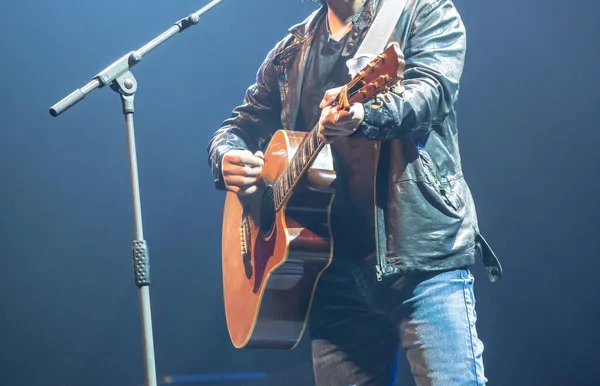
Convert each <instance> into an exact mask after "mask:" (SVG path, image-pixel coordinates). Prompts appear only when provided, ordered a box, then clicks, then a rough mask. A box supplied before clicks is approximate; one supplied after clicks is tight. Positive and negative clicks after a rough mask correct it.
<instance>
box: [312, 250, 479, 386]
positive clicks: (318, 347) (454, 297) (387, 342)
mask: <svg viewBox="0 0 600 386" xmlns="http://www.w3.org/2000/svg"><path fill="white" fill-rule="evenodd" d="M374 265H375V261H374V259H371V260H368V261H360V262H353V263H347V262H344V263H337V264H336V263H334V264H332V265H331V266H330V267H329V268H328V269H327V270H326V271H325V273H324V274H323V276H322V277H321V280H320V282H319V285H318V288H317V291H316V293H315V298H314V300H313V306H312V311H311V316H310V320H309V331H310V336H311V339H312V356H313V367H314V373H315V379H316V384H317V386H351V385H352V386H359V385H369V386H380V385H381V386H388V385H390V386H391V385H395V384H396V371H397V364H398V354H399V352H400V347H401V348H402V349H403V351H404V352H405V354H406V356H407V359H408V362H409V364H410V368H411V371H412V374H413V376H414V379H415V382H416V384H417V385H418V386H455V385H461V386H463V385H464V386H467V385H469V386H471V385H485V384H486V382H487V379H486V378H485V376H484V372H483V359H482V353H483V343H482V342H481V341H480V340H479V338H478V337H477V331H476V328H475V321H476V318H477V315H476V313H475V298H474V295H473V281H474V279H473V276H472V275H471V273H470V272H469V270H467V269H458V270H453V271H445V272H437V273H420V274H416V275H406V276H396V277H389V278H386V279H384V280H383V281H381V282H378V281H377V279H376V277H375V273H374Z"/></svg>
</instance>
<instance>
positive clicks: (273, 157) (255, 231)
mask: <svg viewBox="0 0 600 386" xmlns="http://www.w3.org/2000/svg"><path fill="white" fill-rule="evenodd" d="M306 134H307V133H302V132H291V131H283V130H280V131H278V132H276V133H275V135H274V136H273V138H272V139H271V142H270V144H269V146H268V148H267V150H266V151H265V163H264V166H263V173H262V175H261V179H262V181H261V182H262V185H263V188H261V190H259V191H258V192H257V193H255V194H253V195H251V196H248V197H238V196H237V195H236V194H235V193H232V192H227V196H226V200H225V208H224V213H223V216H224V219H223V239H222V254H223V256H222V258H223V290H224V299H225V314H226V319H227V327H228V330H229V335H230V338H231V341H232V343H233V345H234V346H235V347H237V348H242V347H247V348H280V349H292V348H294V347H295V346H296V345H297V343H298V342H299V341H300V338H301V337H302V334H303V332H304V329H305V327H306V322H307V318H308V314H309V311H310V306H311V303H312V299H313V295H314V291H315V289H316V286H317V282H318V280H319V277H320V276H321V274H322V273H323V271H324V270H325V269H326V268H327V266H328V265H329V264H330V262H331V258H332V254H333V242H332V236H331V228H330V224H329V214H330V211H331V204H332V202H333V196H334V190H333V189H332V187H331V184H332V182H333V180H334V179H335V173H334V172H333V161H332V158H331V152H330V148H329V146H325V147H324V148H323V150H321V151H320V153H319V155H318V156H317V157H316V159H315V160H314V162H313V163H312V165H311V168H310V169H309V170H308V171H307V173H306V174H305V175H304V176H303V177H302V179H301V180H300V182H299V183H298V184H297V185H296V187H295V189H294V191H293V194H292V195H291V196H290V197H289V199H288V200H287V201H286V203H285V204H284V205H283V206H282V208H281V209H280V210H279V211H275V210H274V207H273V206H272V205H271V204H269V199H268V198H269V197H270V196H269V192H268V190H269V187H270V186H271V185H272V184H273V182H274V181H275V180H276V179H277V178H278V177H280V176H281V175H282V173H283V172H284V171H285V169H286V168H287V167H288V165H289V163H290V161H291V159H292V157H293V155H294V154H295V153H296V150H297V149H298V146H299V145H300V143H301V142H302V140H303V139H304V138H305V136H306ZM264 197H266V200H265V199H264Z"/></svg>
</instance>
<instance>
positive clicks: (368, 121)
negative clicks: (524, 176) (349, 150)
mask: <svg viewBox="0 0 600 386" xmlns="http://www.w3.org/2000/svg"><path fill="white" fill-rule="evenodd" d="M364 108H365V118H364V119H363V121H362V122H361V124H360V125H359V126H358V129H357V133H356V136H358V137H362V138H366V139H372V140H381V141H384V140H388V139H392V138H394V137H395V135H396V129H395V128H396V127H397V126H398V122H397V121H398V119H397V118H398V114H397V111H396V109H395V108H394V106H393V102H392V103H390V102H387V101H384V102H383V103H382V104H381V107H379V108H373V102H372V101H370V102H368V103H365V104H364Z"/></svg>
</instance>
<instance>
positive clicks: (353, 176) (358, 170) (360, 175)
mask: <svg viewBox="0 0 600 386" xmlns="http://www.w3.org/2000/svg"><path fill="white" fill-rule="evenodd" d="M345 42H346V38H343V39H342V40H340V41H335V40H333V39H332V38H331V36H330V33H329V28H328V25H327V21H323V22H322V23H321V25H320V26H319V29H318V31H317V33H316V35H315V40H314V41H313V44H312V47H311V50H310V52H309V56H308V61H307V65H306V70H305V74H304V82H303V84H302V94H301V99H300V113H299V114H298V125H297V127H298V129H299V130H306V131H310V130H312V128H313V127H314V126H315V125H316V124H317V123H318V122H319V118H320V115H321V109H320V108H319V104H320V102H321V100H322V99H323V96H324V95H325V91H327V90H329V89H331V88H335V87H339V86H342V85H344V84H346V83H348V82H349V81H350V79H351V78H350V75H349V74H348V68H347V67H346V58H344V57H343V56H342V55H341V53H342V51H343V49H344V46H345ZM331 149H332V153H333V160H334V168H335V171H336V175H337V179H336V182H335V188H336V194H335V199H334V202H333V210H332V213H331V222H332V231H333V236H334V243H335V244H334V251H335V255H336V258H344V259H353V258H363V257H366V256H368V255H370V254H372V253H373V252H375V229H374V224H375V217H374V216H375V215H374V185H375V156H376V154H375V149H374V143H373V142H372V141H367V140H364V139H361V138H347V137H343V138H340V139H338V140H336V141H334V142H333V143H332V144H331Z"/></svg>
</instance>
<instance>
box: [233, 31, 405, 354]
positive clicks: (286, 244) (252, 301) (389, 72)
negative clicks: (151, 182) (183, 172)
mask: <svg viewBox="0 0 600 386" xmlns="http://www.w3.org/2000/svg"><path fill="white" fill-rule="evenodd" d="M403 72H404V57H403V55H402V52H401V51H400V46H399V45H398V44H396V43H392V44H389V45H388V47H387V48H386V49H385V51H383V52H382V53H381V54H380V55H377V56H376V57H375V58H374V59H373V60H372V61H371V62H370V63H369V64H368V65H367V66H365V67H364V68H363V69H362V70H361V71H359V72H357V73H356V74H355V75H354V76H353V78H352V80H351V81H350V82H349V83H347V84H346V85H345V86H344V87H342V88H341V91H340V93H339V95H338V96H337V98H336V100H335V101H334V102H333V103H334V105H335V106H338V107H340V108H341V109H349V108H350V106H351V105H352V104H353V103H365V102H367V101H369V100H371V99H375V100H377V96H378V94H380V93H385V92H389V91H390V90H392V89H393V88H394V87H396V86H398V84H399V83H398V82H399V81H400V80H401V79H402V76H403V75H402V74H403ZM377 103H379V102H377ZM377 103H376V104H374V105H373V106H376V105H377ZM318 129H319V126H318V125H316V126H315V127H314V128H313V129H312V131H310V132H309V133H303V132H292V131H283V130H280V131H277V132H276V133H275V134H274V135H273V137H272V139H271V142H270V143H269V146H268V148H267V150H266V151H265V163H264V166H263V170H262V174H261V181H260V183H261V186H262V187H261V189H260V190H259V191H258V192H256V193H254V194H252V195H250V196H248V197H238V196H237V195H236V194H235V193H231V192H227V197H226V199H225V209H224V213H223V216H224V218H223V239H222V254H223V290H224V299H225V315H226V318H227V327H228V329H229V336H230V337H231V341H232V343H233V345H234V346H235V347H237V348H242V347H257V348H280V349H292V348H294V347H295V346H296V345H297V344H298V342H299V341H300V338H301V337H302V334H303V333H304V329H305V327H306V322H307V319H308V314H309V311H310V307H311V303H312V299H313V296H314V292H315V289H316V287H317V282H318V281H319V278H320V277H321V274H322V273H323V271H324V270H325V269H326V268H327V267H328V266H329V264H330V263H331V259H332V255H333V240H332V234H331V226H330V222H329V219H330V213H331V205H332V203H333V196H334V189H333V182H334V180H335V172H334V171H333V160H332V157H331V149H330V147H329V145H327V144H326V143H325V142H323V141H322V140H321V138H320V137H319V134H318V133H319V130H318Z"/></svg>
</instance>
